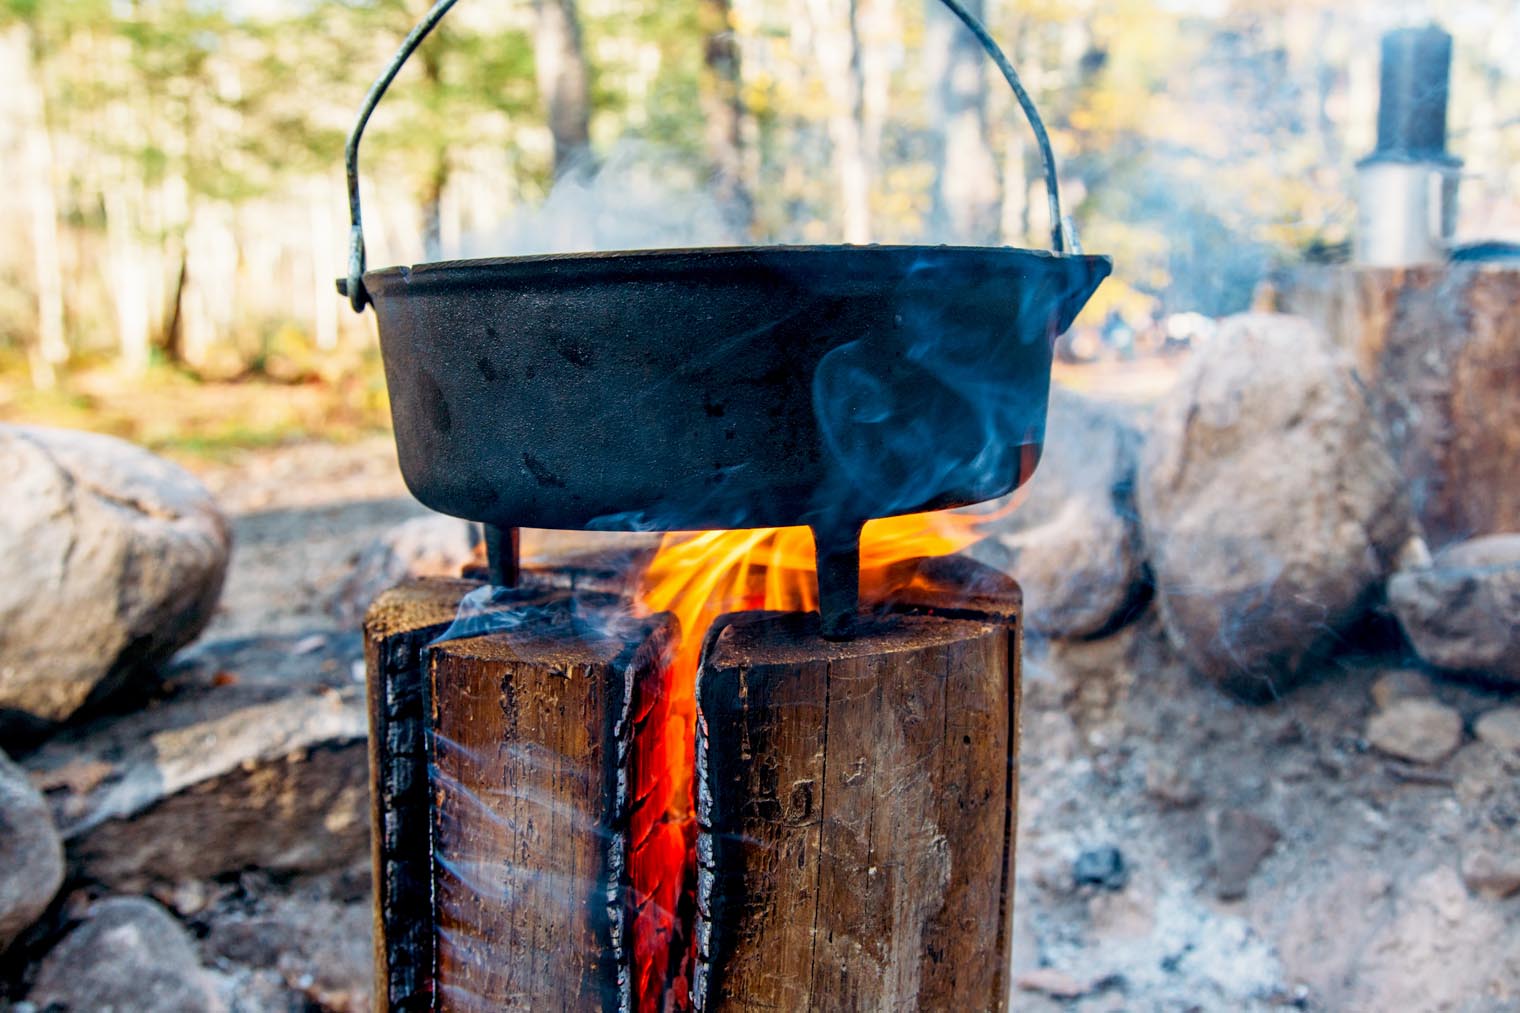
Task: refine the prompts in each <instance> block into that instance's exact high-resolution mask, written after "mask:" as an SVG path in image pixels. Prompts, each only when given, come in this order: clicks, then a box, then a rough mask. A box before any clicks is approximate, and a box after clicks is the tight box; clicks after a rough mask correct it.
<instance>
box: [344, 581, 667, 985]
mask: <svg viewBox="0 0 1520 1013" xmlns="http://www.w3.org/2000/svg"><path fill="white" fill-rule="evenodd" d="M479 586H480V585H477V584H473V583H469V582H461V581H453V582H415V583H410V584H406V585H402V586H401V587H400V588H397V589H395V590H393V591H391V592H388V593H387V594H386V595H384V596H382V597H381V599H379V600H378V601H377V603H376V605H375V607H374V608H373V609H372V610H371V612H370V619H369V623H368V631H369V637H368V639H369V642H370V644H371V645H372V646H371V658H370V662H371V700H372V704H373V707H372V713H374V714H375V715H376V716H377V722H376V724H377V731H376V736H375V742H376V743H377V750H376V753H377V756H376V761H375V793H376V798H377V800H379V804H377V805H376V807H375V810H376V839H377V845H376V870H377V876H376V883H377V896H376V909H377V926H376V928H377V932H376V938H377V954H376V963H377V978H378V979H379V981H378V987H379V990H378V991H377V996H379V997H380V1001H379V1002H378V1003H377V1005H378V1006H379V1008H380V1009H381V1010H390V1011H392V1013H399V1011H403V1010H404V1011H411V1010H424V1009H425V1010H442V1011H449V1010H477V1009H478V1010H511V1009H534V1010H538V1009H546V1010H604V1009H605V1010H620V1009H627V1008H629V1003H630V1001H631V1000H630V998H629V989H630V980H631V979H630V974H629V970H628V959H629V956H628V950H629V947H628V945H627V925H626V921H627V912H626V908H627V899H626V883H625V880H626V873H625V868H624V863H625V861H626V850H627V839H626V833H627V827H628V820H629V813H630V812H631V810H632V808H633V805H632V800H631V799H630V797H629V796H630V792H629V781H628V771H630V770H631V769H632V764H631V762H630V756H629V753H630V749H631V736H632V726H633V720H632V717H633V714H632V709H633V708H634V707H635V706H637V705H638V700H639V693H640V692H641V689H640V688H641V687H642V686H644V685H645V684H646V683H650V682H651V681H652V680H654V679H656V678H657V676H658V673H659V672H660V671H661V669H662V667H663V666H662V659H663V658H664V654H665V651H666V642H667V639H668V637H669V634H670V630H669V627H668V626H667V624H666V623H665V622H664V621H663V620H647V621H636V620H632V619H630V618H629V617H628V613H627V608H626V604H625V603H624V602H623V600H622V599H620V598H610V597H607V596H597V595H591V594H580V595H573V594H571V593H570V592H566V591H556V590H544V589H538V590H533V589H524V590H522V591H519V592H515V593H513V594H511V595H509V596H507V600H506V601H505V602H504V603H498V604H496V605H492V606H490V608H489V610H488V611H491V612H492V616H491V621H492V622H491V623H490V624H488V625H492V624H494V625H495V626H496V627H498V628H499V629H498V631H496V632H489V633H485V634H483V635H479V636H471V637H468V638H464V639H456V640H448V641H445V642H441V643H436V642H434V641H435V640H436V638H437V637H438V635H439V634H440V633H441V632H443V630H444V628H445V627H446V626H447V624H448V623H449V622H451V621H452V620H454V619H455V616H456V612H457V610H458V607H459V603H460V600H461V598H462V597H463V595H464V594H465V593H466V592H467V591H470V590H473V589H474V588H476V587H479ZM396 701H403V702H404V705H403V706H398V705H397V703H396Z"/></svg>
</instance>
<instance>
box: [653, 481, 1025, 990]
mask: <svg viewBox="0 0 1520 1013" xmlns="http://www.w3.org/2000/svg"><path fill="white" fill-rule="evenodd" d="M1010 509H1012V505H1011V504H1010V505H1009V506H1006V507H1004V508H1002V509H1000V510H998V511H997V512H995V513H955V512H949V511H945V512H940V513H927V514H909V515H906V516H902V517H887V518H882V519H880V520H875V521H871V522H869V523H868V524H866V527H865V531H864V533H863V534H862V537H861V546H860V549H861V570H862V579H863V583H866V584H869V582H870V579H869V572H870V571H872V570H880V569H882V568H884V567H887V566H890V565H891V564H893V563H898V562H902V561H903V560H908V559H917V558H922V557H926V556H943V555H948V554H949V553H952V552H958V551H960V550H961V549H964V548H966V547H967V546H969V545H971V544H972V543H974V542H976V541H977V540H978V539H979V538H980V537H981V535H980V534H979V529H980V528H981V527H982V526H983V525H985V524H986V523H987V522H988V521H990V520H994V519H996V518H998V517H1001V516H1003V515H1004V514H1005V513H1006V512H1007V511H1008V510H1010ZM638 604H639V607H640V609H641V610H643V612H644V613H645V614H653V613H656V612H669V613H671V614H672V615H674V616H675V617H676V619H677V620H678V621H679V623H680V642H679V644H678V645H677V648H676V651H675V655H674V659H673V661H672V663H671V666H670V668H669V670H668V671H666V672H665V673H664V675H663V679H662V685H661V686H660V687H658V690H657V691H656V692H654V693H651V694H649V695H650V697H651V699H647V700H643V701H640V702H639V709H638V713H639V715H640V718H639V720H640V726H639V728H638V729H637V731H636V734H635V741H636V743H637V745H636V747H635V748H636V755H635V769H634V784H635V809H634V816H633V826H632V831H631V838H632V842H633V843H632V848H631V854H630V860H629V873H630V879H631V882H632V889H633V902H634V908H635V910H634V920H633V938H634V964H635V966H634V1007H635V1009H637V1010H639V1011H641V1013H645V1011H671V1010H685V1009H688V1008H690V1000H689V998H688V994H687V993H688V983H689V981H690V972H691V960H692V953H691V947H690V946H689V945H688V942H689V939H690V928H691V918H692V913H693V912H692V911H691V910H690V908H691V904H692V890H691V884H692V883H693V882H694V878H695V864H696V854H695V842H696V818H695V814H694V807H693V782H694V779H695V742H696V710H697V696H696V677H697V663H698V660H699V657H700V654H701V650H702V643H703V640H704V639H705V638H706V635H707V630H708V628H709V627H710V626H712V624H713V621H714V620H715V619H717V618H718V617H719V616H722V615H725V614H727V613H730V612H744V611H750V610H754V609H774V610H783V611H808V610H812V609H816V608H817V607H818V580H817V573H816V570H815V568H814V556H813V535H812V532H811V531H810V530H809V529H807V528H800V527H799V528H758V529H753V530H746V531H705V532H699V533H690V532H687V533H672V534H668V535H666V536H665V538H664V541H662V542H661V544H660V549H659V552H658V553H657V554H656V555H655V558H654V560H653V562H651V563H650V566H649V569H648V570H647V571H646V572H645V573H644V576H643V578H642V581H641V584H640V589H639V596H638Z"/></svg>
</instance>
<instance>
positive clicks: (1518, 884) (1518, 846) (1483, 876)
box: [1462, 832, 1520, 900]
mask: <svg viewBox="0 0 1520 1013" xmlns="http://www.w3.org/2000/svg"><path fill="white" fill-rule="evenodd" d="M1462 881H1463V882H1464V883H1466V884H1467V888H1468V889H1469V890H1471V891H1472V892H1473V893H1475V894H1477V895H1479V896H1480V897H1487V898H1489V899H1490V900H1502V899H1504V898H1505V897H1508V896H1510V895H1511V894H1514V893H1520V841H1517V840H1516V839H1515V836H1514V833H1513V832H1490V833H1485V834H1482V835H1475V836H1474V837H1473V838H1472V839H1470V840H1468V841H1467V842H1465V843H1464V844H1463V847H1462Z"/></svg>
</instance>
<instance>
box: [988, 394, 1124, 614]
mask: <svg viewBox="0 0 1520 1013" xmlns="http://www.w3.org/2000/svg"><path fill="white" fill-rule="evenodd" d="M1046 432H1047V434H1048V435H1047V438H1046V443H1045V450H1044V453H1043V455H1042V457H1041V460H1040V466H1039V468H1038V469H1037V470H1036V471H1035V474H1034V478H1032V479H1030V481H1029V484H1028V485H1026V486H1025V487H1024V489H1023V490H1021V491H1020V493H1019V494H1018V495H1019V497H1020V498H1021V502H1020V503H1019V505H1018V507H1017V508H1016V509H1015V510H1013V512H1012V513H1010V514H1009V515H1008V517H1007V518H1006V519H1005V520H1003V521H1001V522H999V523H998V524H997V526H996V527H995V528H994V529H993V530H992V532H991V537H990V538H988V539H987V540H986V541H984V542H983V543H981V544H980V545H979V546H977V548H976V549H975V550H974V552H973V554H974V555H976V556H977V557H978V558H980V559H981V560H983V561H984V562H987V563H990V564H991V565H994V566H997V567H999V568H1001V569H1004V570H1007V571H1008V572H1009V573H1011V574H1013V575H1014V576H1015V577H1016V578H1017V579H1018V581H1019V584H1020V585H1021V586H1022V587H1023V589H1024V602H1025V608H1026V611H1025V622H1026V623H1027V624H1028V628H1029V629H1030V630H1032V631H1033V632H1035V633H1039V634H1043V635H1045V636H1052V637H1086V636H1093V635H1095V634H1098V633H1101V632H1104V631H1105V630H1108V629H1109V628H1111V627H1112V626H1114V625H1115V624H1116V623H1117V622H1119V621H1121V620H1122V619H1123V618H1124V616H1125V615H1126V614H1127V613H1128V611H1129V608H1130V606H1131V604H1132V603H1133V602H1134V601H1135V599H1136V597H1137V592H1138V591H1139V589H1140V587H1141V584H1142V575H1143V566H1144V563H1143V560H1142V558H1141V554H1140V534H1139V524H1138V521H1137V518H1136V516H1135V509H1134V483H1135V465H1136V455H1137V452H1138V449H1139V445H1140V437H1139V433H1138V432H1137V431H1136V430H1135V428H1134V427H1133V426H1131V425H1130V424H1128V423H1127V422H1126V421H1124V420H1123V419H1122V418H1121V417H1120V416H1119V415H1118V414H1117V413H1116V412H1115V411H1113V410H1112V409H1109V408H1107V407H1105V406H1103V405H1100V404H1098V403H1097V402H1095V401H1093V400H1092V399H1090V398H1087V397H1084V396H1082V395H1081V394H1077V393H1075V392H1072V391H1069V390H1065V389H1063V388H1061V387H1056V388H1053V389H1052V390H1051V392H1050V416H1049V420H1048V422H1047V425H1046Z"/></svg>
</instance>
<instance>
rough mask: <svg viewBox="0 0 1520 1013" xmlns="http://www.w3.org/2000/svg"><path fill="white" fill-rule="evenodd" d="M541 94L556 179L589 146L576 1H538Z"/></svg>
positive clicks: (587, 104) (586, 90)
mask: <svg viewBox="0 0 1520 1013" xmlns="http://www.w3.org/2000/svg"><path fill="white" fill-rule="evenodd" d="M533 10H534V15H535V21H534V30H533V55H534V60H535V62H536V64H537V71H538V92H539V95H540V96H541V97H542V99H543V102H544V109H545V113H546V114H547V116H548V118H549V133H550V135H551V136H552V137H553V139H554V174H555V175H556V176H558V175H560V173H562V172H564V171H565V169H566V168H567V167H568V166H570V165H571V164H572V162H574V161H575V159H576V158H578V157H579V156H580V155H581V153H582V152H584V151H586V150H587V149H588V148H589V147H590V146H591V94H590V93H591V85H590V75H589V71H588V70H587V66H586V53H585V49H584V47H583V45H582V43H581V26H580V21H579V19H578V18H577V17H576V13H575V0H534V5H533Z"/></svg>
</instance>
